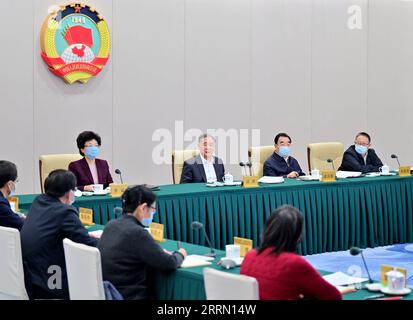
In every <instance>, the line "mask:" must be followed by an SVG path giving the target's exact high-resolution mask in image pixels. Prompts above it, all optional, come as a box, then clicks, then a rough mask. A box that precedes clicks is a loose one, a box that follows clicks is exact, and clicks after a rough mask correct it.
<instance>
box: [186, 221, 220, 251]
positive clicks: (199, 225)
mask: <svg viewBox="0 0 413 320" xmlns="http://www.w3.org/2000/svg"><path fill="white" fill-rule="evenodd" d="M191 227H192V229H193V230H198V229H203V230H204V235H205V239H206V241H207V243H208V245H209V247H210V248H211V252H210V253H206V254H204V256H207V257H215V256H216V253H215V250H214V249H213V248H212V243H211V241H210V240H209V237H208V235H207V233H206V231H205V227H204V225H203V224H202V223H201V222H199V221H193V222H192V224H191Z"/></svg>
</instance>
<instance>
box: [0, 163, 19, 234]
mask: <svg viewBox="0 0 413 320" xmlns="http://www.w3.org/2000/svg"><path fill="white" fill-rule="evenodd" d="M16 183H17V167H16V165H15V164H14V163H12V162H10V161H6V160H1V161H0V226H2V227H8V228H16V229H18V230H20V229H21V228H22V227H23V219H22V218H20V217H19V215H17V214H16V213H14V212H13V210H12V209H11V207H10V203H9V201H8V200H7V198H8V197H9V196H10V194H11V193H12V192H14V191H15V189H16Z"/></svg>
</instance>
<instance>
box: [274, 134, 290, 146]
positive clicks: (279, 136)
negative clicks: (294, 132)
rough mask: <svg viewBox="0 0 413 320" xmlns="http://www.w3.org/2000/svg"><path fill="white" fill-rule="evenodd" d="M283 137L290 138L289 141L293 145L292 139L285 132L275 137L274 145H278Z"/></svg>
mask: <svg viewBox="0 0 413 320" xmlns="http://www.w3.org/2000/svg"><path fill="white" fill-rule="evenodd" d="M281 137H285V138H288V139H289V140H290V143H291V137H290V136H289V135H288V134H286V133H284V132H281V133H279V134H277V135H276V136H275V138H274V144H277V143H278V140H280V138H281Z"/></svg>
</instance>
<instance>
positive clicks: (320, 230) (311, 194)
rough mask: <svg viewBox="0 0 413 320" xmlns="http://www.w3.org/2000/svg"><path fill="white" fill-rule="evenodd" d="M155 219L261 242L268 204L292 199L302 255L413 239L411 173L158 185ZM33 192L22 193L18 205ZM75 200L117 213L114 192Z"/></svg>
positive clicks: (226, 238) (217, 241) (99, 218)
mask: <svg viewBox="0 0 413 320" xmlns="http://www.w3.org/2000/svg"><path fill="white" fill-rule="evenodd" d="M156 194H157V196H158V198H157V214H156V215H155V218H154V221H155V222H159V223H162V224H164V227H165V229H164V231H165V237H166V238H168V239H172V240H178V241H183V242H188V243H193V244H199V245H202V246H204V245H205V238H204V236H203V234H202V232H201V231H200V230H192V229H191V223H192V222H193V221H200V222H202V223H203V224H204V226H205V228H206V232H207V233H208V235H209V237H210V239H211V242H212V245H213V247H215V248H216V249H224V248H225V245H226V244H230V243H233V237H234V236H237V237H242V238H248V239H252V240H253V243H254V246H257V245H258V244H259V243H260V234H261V232H262V230H263V226H264V223H265V221H266V219H267V218H268V216H269V215H270V213H271V212H272V210H274V209H275V208H277V207H279V206H281V205H283V204H291V205H294V206H295V207H297V208H298V209H300V210H301V212H302V213H303V216H304V234H303V238H302V241H301V244H300V248H299V253H301V254H302V255H308V254H315V253H322V252H329V251H340V250H347V249H349V248H350V247H352V246H358V247H362V248H365V247H376V246H384V245H390V244H393V243H404V242H413V205H412V204H413V202H412V201H413V177H399V176H379V177H362V178H351V179H339V180H337V181H336V182H319V181H300V180H295V179H286V180H285V182H284V183H281V184H276V185H261V186H260V187H257V188H243V187H240V186H234V187H232V186H224V187H208V186H206V185H205V184H181V185H162V186H160V190H159V191H156ZM36 196H37V195H33V194H29V195H19V196H18V198H19V207H20V209H22V210H23V211H27V210H28V209H29V208H30V204H31V203H32V201H33V200H34V198H35V197H36ZM74 205H75V206H77V207H85V208H90V209H93V212H94V222H95V223H97V224H103V225H105V224H106V223H107V222H108V221H109V220H111V219H114V218H116V216H115V213H114V208H115V207H118V206H121V201H120V199H119V198H112V197H110V196H89V197H86V196H82V197H80V198H77V199H76V201H75V203H74Z"/></svg>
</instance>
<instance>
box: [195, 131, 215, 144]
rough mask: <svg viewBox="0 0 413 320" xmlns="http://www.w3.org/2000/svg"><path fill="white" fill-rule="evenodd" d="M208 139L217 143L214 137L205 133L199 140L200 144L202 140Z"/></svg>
mask: <svg viewBox="0 0 413 320" xmlns="http://www.w3.org/2000/svg"><path fill="white" fill-rule="evenodd" d="M206 138H211V139H212V140H213V141H214V142H215V138H214V137H213V136H211V135H210V134H208V133H203V134H201V135H200V136H199V138H198V143H201V141H202V140H204V139H206Z"/></svg>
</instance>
